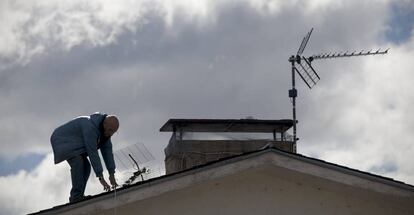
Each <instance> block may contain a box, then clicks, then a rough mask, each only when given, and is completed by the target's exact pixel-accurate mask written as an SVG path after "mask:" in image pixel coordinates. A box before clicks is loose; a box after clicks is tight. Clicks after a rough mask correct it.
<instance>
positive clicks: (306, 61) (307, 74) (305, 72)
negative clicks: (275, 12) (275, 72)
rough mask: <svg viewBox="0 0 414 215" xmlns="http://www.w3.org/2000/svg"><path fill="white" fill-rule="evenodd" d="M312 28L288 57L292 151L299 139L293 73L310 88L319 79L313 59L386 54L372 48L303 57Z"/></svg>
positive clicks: (296, 94)
mask: <svg viewBox="0 0 414 215" xmlns="http://www.w3.org/2000/svg"><path fill="white" fill-rule="evenodd" d="M312 31H313V28H312V29H311V30H310V31H309V32H308V33H307V34H306V36H305V37H304V38H303V40H302V43H301V44H300V46H299V49H298V52H297V53H296V55H292V56H290V57H289V62H290V63H291V66H292V70H291V72H292V89H290V90H289V97H290V98H291V101H292V113H293V147H294V151H295V152H296V142H297V141H298V140H299V138H297V129H296V124H297V123H298V121H297V120H296V97H297V96H298V92H297V90H296V88H295V73H298V75H299V76H300V77H301V79H302V80H303V82H305V84H306V86H308V87H309V89H312V87H313V86H315V85H316V83H317V82H318V81H319V80H320V77H319V75H318V73H316V71H315V69H313V67H312V65H311V62H312V61H314V60H321V59H330V58H341V57H357V56H367V55H380V54H387V53H388V50H389V49H387V50H385V51H381V50H380V49H378V50H377V51H375V52H372V50H370V51H367V52H364V51H360V52H356V51H354V52H352V53H348V52H336V53H333V54H331V53H326V54H318V55H311V56H310V57H303V56H302V53H303V51H304V50H305V48H306V45H307V44H308V41H309V38H310V36H311V34H312Z"/></svg>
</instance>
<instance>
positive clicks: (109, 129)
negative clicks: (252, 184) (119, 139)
mask: <svg viewBox="0 0 414 215" xmlns="http://www.w3.org/2000/svg"><path fill="white" fill-rule="evenodd" d="M118 128H119V120H118V118H117V117H116V116H114V115H108V116H106V118H105V119H104V121H103V129H104V136H105V137H111V136H112V135H113V134H114V133H115V132H116V131H118Z"/></svg>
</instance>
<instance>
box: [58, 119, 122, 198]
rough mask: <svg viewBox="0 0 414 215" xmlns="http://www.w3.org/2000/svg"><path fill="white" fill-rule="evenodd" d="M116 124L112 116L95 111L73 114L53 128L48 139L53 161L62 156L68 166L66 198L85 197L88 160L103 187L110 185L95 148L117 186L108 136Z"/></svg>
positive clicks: (113, 130) (110, 180) (113, 186)
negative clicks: (70, 117) (69, 184)
mask: <svg viewBox="0 0 414 215" xmlns="http://www.w3.org/2000/svg"><path fill="white" fill-rule="evenodd" d="M118 128H119V121H118V118H117V117H116V116H113V115H107V114H102V113H95V114H92V115H90V116H81V117H78V118H75V119H73V120H71V121H69V122H67V123H65V124H63V125H61V126H59V127H58V128H56V129H55V130H54V131H53V134H52V136H51V138H50V142H51V144H52V148H53V153H54V156H55V164H58V163H60V162H62V161H65V160H66V161H67V162H68V163H69V165H70V168H71V169H70V173H71V178H72V189H71V191H70V197H69V202H71V203H72V202H77V201H80V200H83V199H84V198H85V196H84V193H85V188H86V183H87V181H88V178H89V174H90V172H91V164H92V168H93V170H94V172H95V174H96V177H98V178H99V182H100V183H101V184H102V186H103V188H104V190H106V191H109V190H110V189H111V188H110V186H109V185H108V183H107V182H106V181H105V179H104V177H103V168H102V164H101V160H100V157H99V154H98V149H99V150H101V154H102V157H103V160H104V162H105V166H106V168H107V170H108V173H109V182H110V183H111V185H112V188H115V187H116V186H118V184H117V183H116V180H115V161H114V156H113V153H112V142H111V136H112V135H113V134H114V133H115V132H116V131H117V130H118ZM88 157H89V160H88ZM89 161H90V163H91V164H89Z"/></svg>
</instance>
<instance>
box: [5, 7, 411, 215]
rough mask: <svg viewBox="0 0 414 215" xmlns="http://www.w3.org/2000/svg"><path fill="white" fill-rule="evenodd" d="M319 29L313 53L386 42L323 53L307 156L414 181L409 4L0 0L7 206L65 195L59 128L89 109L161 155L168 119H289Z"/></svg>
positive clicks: (304, 99) (305, 108)
mask: <svg viewBox="0 0 414 215" xmlns="http://www.w3.org/2000/svg"><path fill="white" fill-rule="evenodd" d="M311 27H314V28H315V29H314V32H313V34H312V36H311V39H310V41H309V43H308V46H307V48H306V50H305V52H304V55H305V56H309V55H312V54H319V53H324V52H335V51H347V50H348V51H353V50H371V49H373V50H377V49H378V48H383V50H384V49H386V48H390V52H389V54H388V55H383V56H367V57H358V58H343V59H334V60H320V61H314V64H313V65H314V68H315V69H316V70H317V71H318V73H319V75H320V76H321V80H320V82H319V83H318V84H317V85H316V86H315V87H314V88H313V89H312V90H309V89H308V88H307V87H306V86H305V85H304V84H303V83H302V81H301V80H299V79H298V80H297V83H298V84H297V85H298V93H299V97H298V100H297V103H298V120H299V125H298V136H299V138H300V141H299V142H298V152H299V153H301V154H304V155H307V156H311V157H315V158H319V159H323V160H326V161H328V162H333V163H337V164H340V165H345V166H348V167H351V168H355V169H359V170H362V171H368V172H371V173H374V174H379V175H383V176H387V177H392V178H394V179H396V180H400V181H403V182H406V183H410V184H414V157H413V155H414V145H413V143H414V132H413V131H414V115H413V114H412V111H413V110H412V108H413V107H414V94H413V93H412V92H413V91H414V85H413V84H412V83H413V81H414V73H413V70H414V66H413V65H412V64H413V61H412V59H413V57H414V36H413V35H414V34H413V31H414V28H413V27H414V2H413V1H412V0H400V1H392V0H377V1H371V0H368V1H359V0H355V1H349V0H347V1H345V0H344V1H338V0H315V1H305V0H302V1H301V0H295V1H281V0H275V1H270V0H269V1H266V0H223V1H211V0H197V1H195V0H174V1H165V0H137V1H131V0H118V1H109V0H90V1H82V0H73V1H65V2H63V1H52V0H42V1H24V0H0V101H1V105H0V111H1V113H2V114H1V115H0V125H1V126H0V144H1V146H2V150H1V151H0V190H1V194H0V214H22V213H27V212H34V211H38V210H40V209H45V208H49V207H52V206H54V205H57V204H63V203H66V202H67V201H68V196H69V190H70V173H69V166H68V165H67V163H61V164H58V165H54V164H53V154H52V150H51V147H50V143H49V137H50V134H51V133H52V131H53V129H54V128H55V127H56V126H58V125H60V124H62V123H64V122H65V121H68V120H70V119H72V118H74V117H76V116H79V115H87V114H91V113H93V112H96V111H101V112H106V113H113V114H116V115H118V116H119V118H120V120H121V127H120V131H119V132H118V133H117V134H116V135H115V136H114V137H113V142H114V143H115V147H116V148H120V147H121V146H125V145H129V144H134V143H141V144H142V143H143V144H145V145H146V146H147V148H148V149H149V150H150V151H151V153H152V154H153V155H154V156H155V157H156V158H157V162H155V163H158V164H159V165H161V164H162V162H163V157H164V155H163V148H164V147H165V146H166V144H167V142H168V139H169V136H170V134H168V133H165V134H164V133H159V132H158V129H159V128H160V127H161V126H162V125H163V123H164V122H165V121H167V120H168V119H169V118H235V119H240V118H245V117H247V116H253V117H254V118H258V119H282V118H291V103H290V100H289V98H288V93H287V92H288V89H290V87H291V86H290V84H291V77H290V64H289V62H288V58H289V56H290V55H292V54H295V53H296V51H297V49H298V48H299V45H300V42H301V40H302V38H303V36H305V34H306V33H307V32H308V31H309V30H310V28H311ZM93 176H94V174H93V173H92V174H91V178H90V180H89V184H88V186H89V187H88V189H87V191H86V192H87V194H96V193H99V192H101V187H100V186H99V185H98V182H97V181H96V179H95V178H94V177H93ZM118 177H120V178H122V175H119V176H118ZM23 202H24V204H22V203H23Z"/></svg>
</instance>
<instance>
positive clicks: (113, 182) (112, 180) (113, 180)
mask: <svg viewBox="0 0 414 215" xmlns="http://www.w3.org/2000/svg"><path fill="white" fill-rule="evenodd" d="M109 182H111V185H112V189H115V188H116V187H118V184H117V183H116V179H115V175H114V174H110V175H109Z"/></svg>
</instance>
